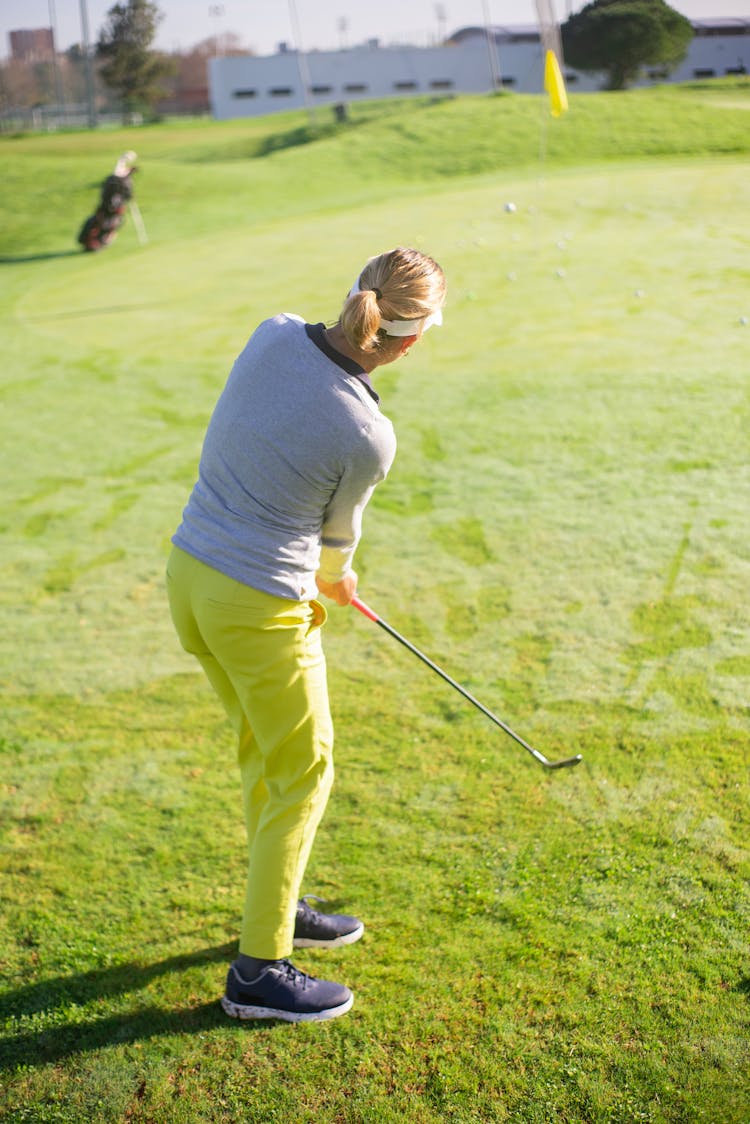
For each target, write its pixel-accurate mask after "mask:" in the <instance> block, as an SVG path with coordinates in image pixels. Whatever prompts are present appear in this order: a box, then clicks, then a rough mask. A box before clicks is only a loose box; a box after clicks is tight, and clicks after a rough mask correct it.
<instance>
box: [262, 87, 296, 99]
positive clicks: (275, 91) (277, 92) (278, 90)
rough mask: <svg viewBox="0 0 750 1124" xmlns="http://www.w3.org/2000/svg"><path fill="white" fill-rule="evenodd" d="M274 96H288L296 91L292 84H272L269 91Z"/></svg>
mask: <svg viewBox="0 0 750 1124" xmlns="http://www.w3.org/2000/svg"><path fill="white" fill-rule="evenodd" d="M268 92H269V94H270V95H271V97H272V98H288V97H291V96H292V94H293V93H294V90H293V89H292V87H291V86H272V87H271V89H270V90H269V91H268Z"/></svg>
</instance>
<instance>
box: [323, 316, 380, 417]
mask: <svg viewBox="0 0 750 1124" xmlns="http://www.w3.org/2000/svg"><path fill="white" fill-rule="evenodd" d="M305 331H306V332H307V335H308V337H309V338H310V339H311V340H312V342H313V343H314V344H315V346H316V347H317V348H318V349H319V350H320V351H322V352H323V354H324V355H327V356H328V358H329V359H330V360H332V362H334V363H335V364H336V365H337V366H338V367H341V369H342V370H343V371H346V373H347V375H354V377H355V378H357V379H359V381H360V382H361V383H362V385H363V386H364V388H365V390H366V391H367V393H368V394H369V395H370V397H371V398H374V399H375V401H376V402H380V395H379V394H378V393H377V391H376V390H375V387H374V386H373V385H372V383H371V382H370V376H369V375H368V374H367V371H365V369H364V368H363V367H360V365H359V363H355V362H354V360H353V359H350V358H349V356H348V355H342V353H341V352H340V351H337V350H336V348H335V347H331V345H330V343H329V342H328V340H327V339H326V334H325V331H326V326H325V324H305Z"/></svg>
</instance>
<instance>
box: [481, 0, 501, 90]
mask: <svg viewBox="0 0 750 1124" xmlns="http://www.w3.org/2000/svg"><path fill="white" fill-rule="evenodd" d="M482 7H483V8H484V30H485V34H486V36H487V51H488V52H489V56H490V77H491V79H492V89H493V91H494V90H497V89H499V88H500V87H501V86H502V78H501V75H500V65H499V63H498V58H497V45H496V43H495V36H494V34H493V33H492V29H491V27H490V5H489V0H482Z"/></svg>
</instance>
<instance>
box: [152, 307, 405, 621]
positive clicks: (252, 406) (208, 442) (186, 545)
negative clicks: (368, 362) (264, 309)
mask: <svg viewBox="0 0 750 1124" xmlns="http://www.w3.org/2000/svg"><path fill="white" fill-rule="evenodd" d="M342 359H343V357H342ZM395 452H396V439H395V436H394V433H393V427H392V425H391V423H390V421H389V420H388V418H386V417H385V415H384V414H382V413H381V412H380V409H379V406H378V404H377V402H376V401H375V399H374V397H373V396H372V395H371V394H370V393H369V392H368V390H367V388H366V386H365V385H364V384H363V383H362V382H361V381H360V379H359V378H358V377H357V376H356V374H351V373H348V371H347V370H345V369H344V367H343V366H341V365H339V364H338V363H337V362H336V361H334V359H333V358H330V357H329V356H328V355H326V354H324V353H323V351H321V350H320V348H319V347H318V346H316V344H315V343H314V342H313V341H312V340H311V339H310V338H309V337H308V334H307V332H306V331H305V324H304V321H303V320H302V319H301V318H300V317H298V316H294V315H292V314H290V313H282V314H281V315H279V316H275V317H273V319H270V320H265V321H264V322H263V323H262V324H261V325H260V326H259V327H258V328H257V329H256V331H255V332H254V333H253V335H252V336H251V338H250V340H249V341H248V343H247V345H246V347H245V349H244V351H243V352H242V353H241V354H240V355H239V357H238V358H237V360H236V361H235V364H234V366H233V368H232V371H231V373H230V375H229V379H228V381H227V384H226V386H225V388H224V391H223V392H222V394H221V396H220V398H219V401H218V402H217V404H216V408H215V410H214V413H213V416H212V418H211V421H210V423H209V426H208V431H207V433H206V437H205V441H204V444H203V451H202V453H201V459H200V466H199V470H198V473H199V476H198V481H197V483H196V485H195V487H194V488H193V491H192V494H191V496H190V499H189V500H188V504H187V506H186V508H185V510H184V512H183V516H182V523H181V524H180V526H179V527H178V529H177V531H176V532H175V534H174V537H173V539H172V541H173V542H174V544H175V545H176V546H178V547H180V548H181V549H182V550H185V551H187V553H188V554H192V555H193V556H194V557H196V558H198V559H200V560H201V561H202V562H205V563H206V564H207V565H209V566H212V567H213V568H214V569H216V570H220V571H222V573H225V574H228V575H229V576H230V577H232V578H235V579H236V580H237V581H240V582H243V583H244V584H245V585H249V586H253V587H254V588H255V589H260V590H263V591H264V592H266V593H272V594H275V595H276V596H279V597H288V598H293V599H294V600H300V601H302V600H308V599H310V598H312V597H315V596H316V594H317V587H316V585H315V574H316V572H319V573H320V576H321V577H322V578H323V579H324V580H325V581H328V582H335V581H338V580H339V579H340V578H342V577H343V576H344V575H345V574H346V573H347V572H348V570H349V569H350V568H351V562H352V557H353V555H354V551H355V549H356V546H357V543H358V542H359V538H360V535H361V531H362V513H363V511H364V508H365V506H366V504H367V501H368V500H369V498H370V496H371V495H372V491H373V489H374V487H375V485H376V484H377V483H378V482H379V481H381V480H382V479H384V477H385V475H386V473H387V472H388V470H389V468H390V466H391V464H392V462H393V458H394V455H395Z"/></svg>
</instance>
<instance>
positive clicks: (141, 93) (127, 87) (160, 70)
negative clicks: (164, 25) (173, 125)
mask: <svg viewBox="0 0 750 1124" xmlns="http://www.w3.org/2000/svg"><path fill="white" fill-rule="evenodd" d="M161 19H162V15H161V13H160V12H159V9H158V8H157V6H156V4H154V3H151V0H127V2H126V3H124V4H115V5H114V7H112V8H110V10H109V11H108V13H107V22H106V24H105V26H104V28H103V29H102V31H101V32H100V33H99V41H98V43H97V45H96V53H97V56H98V58H100V59H102V60H103V66H102V67H101V71H100V73H101V76H102V78H103V80H104V81H105V82H106V84H107V85H108V86H109V88H110V89H111V90H112V91H113V92H114V93H116V94H117V96H118V97H119V98H120V101H121V102H122V107H123V112H124V113H125V114H126V115H127V114H131V113H136V112H139V111H143V110H146V111H149V110H151V109H152V107H153V106H154V105H155V103H156V102H157V101H158V100H159V98H160V97H161V96H162V94H163V92H164V91H163V90H162V87H161V82H160V79H162V78H163V77H166V75H167V74H169V73H170V72H171V69H172V64H171V62H170V61H169V59H167V58H166V56H164V55H162V54H159V53H158V52H157V51H154V50H152V49H151V44H152V43H153V41H154V37H155V35H156V28H157V25H158V24H159V21H160V20H161Z"/></svg>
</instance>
